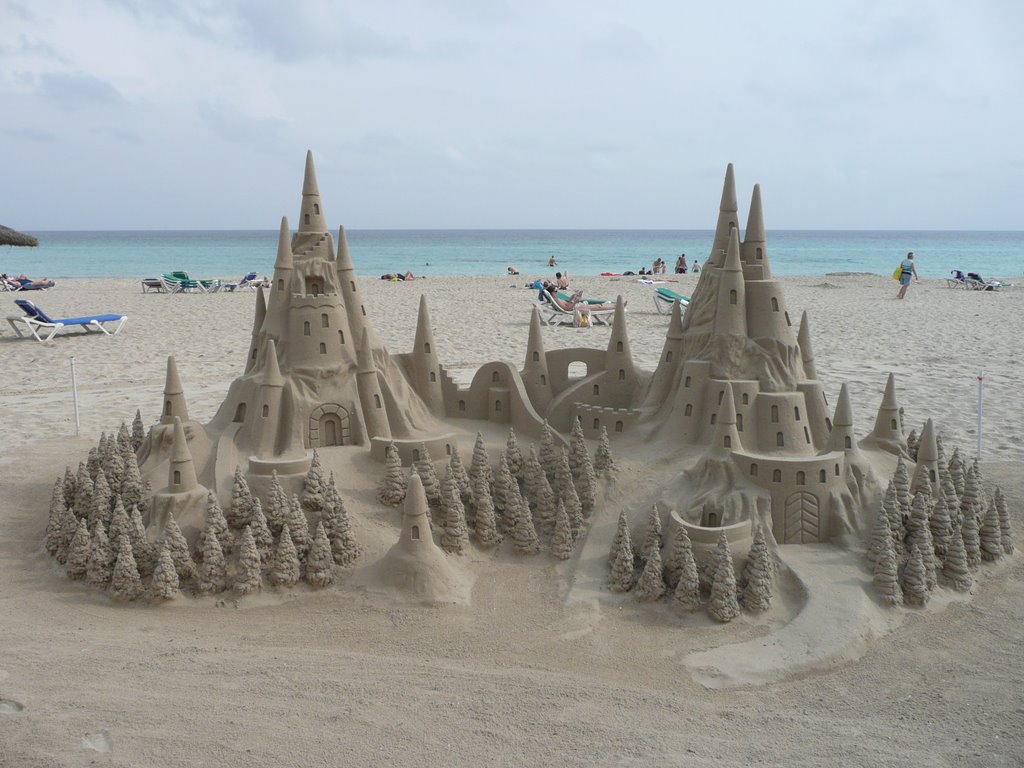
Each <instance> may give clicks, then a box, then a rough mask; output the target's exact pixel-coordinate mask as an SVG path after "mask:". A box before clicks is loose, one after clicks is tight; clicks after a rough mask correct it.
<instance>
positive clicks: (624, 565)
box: [608, 506, 776, 622]
mask: <svg viewBox="0 0 1024 768" xmlns="http://www.w3.org/2000/svg"><path fill="white" fill-rule="evenodd" d="M664 546H665V541H664V537H663V535H662V526H661V516H660V514H659V513H658V508H657V506H655V507H653V508H652V509H651V512H650V514H649V515H648V518H647V527H646V529H645V531H644V540H643V543H642V544H641V546H640V547H639V548H636V547H634V546H633V539H632V536H631V534H630V532H629V522H628V521H627V519H626V513H625V512H622V513H620V514H619V526H618V529H617V530H616V532H615V538H614V539H613V540H612V546H611V551H610V552H609V555H608V562H609V572H608V588H609V589H610V590H611V591H612V592H629V591H632V592H633V593H634V594H635V595H636V596H637V597H638V598H639V599H640V600H643V601H656V600H660V599H661V598H662V597H663V596H665V595H668V596H669V599H670V601H671V603H672V605H673V607H674V608H675V609H676V610H678V611H680V612H683V613H689V612H692V611H698V610H700V609H701V608H702V607H704V608H706V610H707V612H708V615H710V616H711V617H712V618H713V619H715V620H717V621H721V622H727V621H732V620H733V619H735V618H736V617H737V616H739V615H740V610H741V609H745V610H747V611H749V612H750V613H760V612H762V611H766V610H768V608H769V607H770V606H771V601H772V591H773V587H774V574H775V567H776V566H775V562H774V560H773V558H772V555H771V553H770V552H769V551H768V543H767V540H766V539H765V535H764V530H763V529H762V528H758V529H757V532H756V533H755V534H754V540H753V542H752V544H751V547H750V552H749V553H748V554H747V559H746V561H745V563H744V565H743V569H742V571H741V573H740V578H739V579H737V577H736V570H735V566H734V564H733V558H732V552H731V551H730V549H729V540H728V538H727V537H726V535H725V531H722V533H721V534H720V535H719V537H718V546H717V548H716V549H715V553H714V556H713V558H712V559H711V561H710V562H708V563H707V564H706V565H705V567H704V568H703V569H700V568H698V566H697V563H696V561H695V560H694V556H693V545H692V544H691V542H690V537H689V535H688V534H687V533H686V529H685V528H684V527H683V526H681V525H677V526H675V529H674V530H673V532H672V541H671V544H670V545H669V548H668V554H667V555H666V557H664V558H663V557H662V554H661V552H662V549H663V548H664Z"/></svg>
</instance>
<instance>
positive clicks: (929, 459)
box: [910, 419, 939, 498]
mask: <svg viewBox="0 0 1024 768" xmlns="http://www.w3.org/2000/svg"><path fill="white" fill-rule="evenodd" d="M938 459H939V446H938V443H937V442H936V439H935V425H934V424H933V423H932V420H931V419H928V421H926V422H925V423H924V429H922V430H921V442H920V445H918V448H917V468H916V469H915V470H914V477H913V478H912V480H911V482H910V490H911V491H913V492H915V493H916V492H917V491H918V490H921V489H922V486H923V485H924V483H926V482H927V483H928V491H930V492H931V493H932V496H933V498H934V496H935V495H936V493H938V491H939V466H938V464H939V462H938Z"/></svg>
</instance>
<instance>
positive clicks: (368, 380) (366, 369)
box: [356, 328, 391, 440]
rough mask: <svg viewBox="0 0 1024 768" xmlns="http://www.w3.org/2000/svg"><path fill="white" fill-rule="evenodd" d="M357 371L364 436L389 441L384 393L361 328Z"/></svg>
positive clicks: (367, 340)
mask: <svg viewBox="0 0 1024 768" xmlns="http://www.w3.org/2000/svg"><path fill="white" fill-rule="evenodd" d="M356 360H357V362H358V369H357V371H356V386H357V387H358V389H359V404H360V406H361V409H362V412H363V423H364V424H365V425H366V434H367V436H369V437H370V438H374V437H379V438H382V439H385V440H390V439H391V426H390V425H389V424H388V412H387V409H386V408H385V406H384V393H383V391H382V390H381V388H380V380H379V379H378V377H377V369H376V367H375V366H374V364H373V355H372V353H371V351H370V335H369V333H368V332H367V330H366V329H365V328H363V335H362V338H361V339H360V342H359V348H358V349H357V350H356Z"/></svg>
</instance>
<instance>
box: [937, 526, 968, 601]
mask: <svg viewBox="0 0 1024 768" xmlns="http://www.w3.org/2000/svg"><path fill="white" fill-rule="evenodd" d="M942 575H943V576H945V577H946V579H947V580H948V581H949V582H950V584H952V585H953V588H954V589H957V590H959V591H961V592H967V591H968V590H969V589H970V588H971V586H972V585H973V584H974V578H973V577H972V576H971V569H970V568H969V567H968V566H967V551H966V550H965V549H964V537H963V534H962V533H961V531H960V525H959V524H958V523H954V524H953V529H952V530H951V531H950V534H949V546H948V547H947V548H946V557H945V559H944V560H943V562H942Z"/></svg>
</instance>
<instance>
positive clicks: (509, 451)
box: [505, 427, 523, 480]
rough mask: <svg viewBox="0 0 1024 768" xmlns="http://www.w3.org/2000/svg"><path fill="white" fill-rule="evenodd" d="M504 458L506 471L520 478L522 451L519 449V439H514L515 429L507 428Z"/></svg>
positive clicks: (521, 475)
mask: <svg viewBox="0 0 1024 768" xmlns="http://www.w3.org/2000/svg"><path fill="white" fill-rule="evenodd" d="M505 460H506V461H507V462H508V471H509V472H511V473H512V477H514V478H516V479H517V480H521V479H522V477H523V452H522V451H520V450H519V441H518V440H517V439H516V431H515V429H513V428H512V427H509V428H508V439H507V440H506V441H505Z"/></svg>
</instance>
